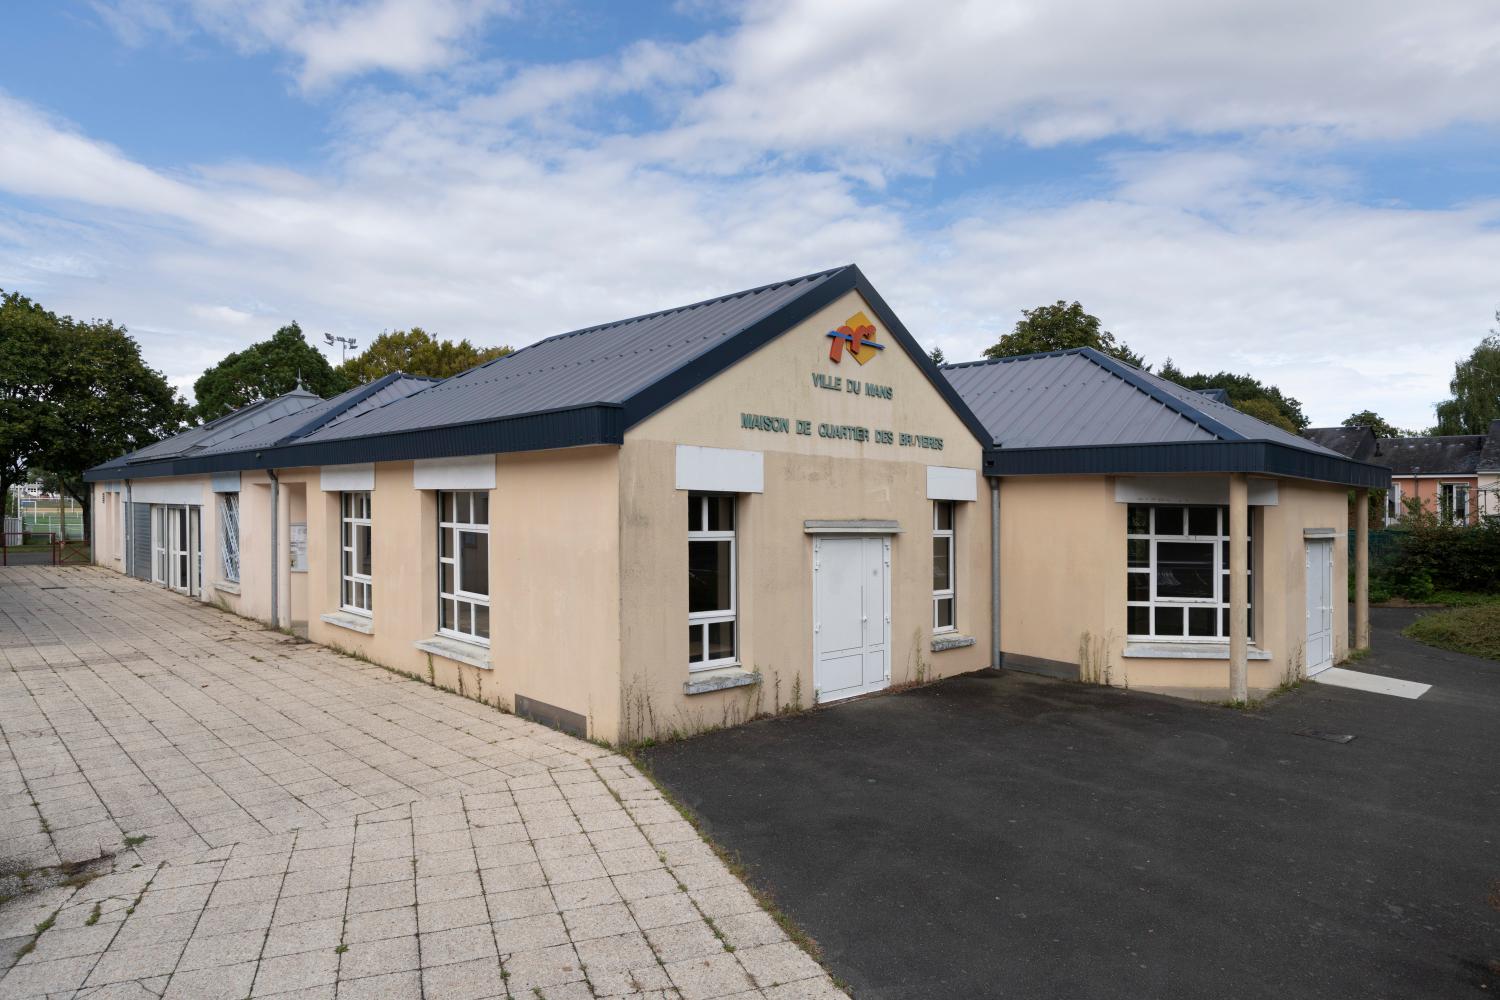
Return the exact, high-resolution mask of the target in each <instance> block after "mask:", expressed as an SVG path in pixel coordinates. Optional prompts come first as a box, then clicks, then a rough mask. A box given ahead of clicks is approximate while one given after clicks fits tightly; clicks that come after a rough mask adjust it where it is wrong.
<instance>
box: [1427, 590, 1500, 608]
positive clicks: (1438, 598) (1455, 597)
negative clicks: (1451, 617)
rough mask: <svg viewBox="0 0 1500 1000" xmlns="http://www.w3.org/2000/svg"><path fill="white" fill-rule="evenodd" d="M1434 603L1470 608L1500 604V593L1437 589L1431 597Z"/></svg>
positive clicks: (1450, 606)
mask: <svg viewBox="0 0 1500 1000" xmlns="http://www.w3.org/2000/svg"><path fill="white" fill-rule="evenodd" d="M1429 600H1430V601H1431V603H1433V604H1441V605H1444V606H1445V607H1449V608H1470V607H1474V606H1476V605H1480V604H1500V594H1476V593H1473V592H1471V591H1467V590H1437V591H1434V592H1433V594H1432V597H1431V598H1429Z"/></svg>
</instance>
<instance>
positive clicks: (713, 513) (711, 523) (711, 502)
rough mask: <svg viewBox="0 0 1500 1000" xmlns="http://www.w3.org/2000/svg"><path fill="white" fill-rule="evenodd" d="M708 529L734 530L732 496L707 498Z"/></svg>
mask: <svg viewBox="0 0 1500 1000" xmlns="http://www.w3.org/2000/svg"><path fill="white" fill-rule="evenodd" d="M707 530H709V531H733V530H734V497H709V498H708V529H707Z"/></svg>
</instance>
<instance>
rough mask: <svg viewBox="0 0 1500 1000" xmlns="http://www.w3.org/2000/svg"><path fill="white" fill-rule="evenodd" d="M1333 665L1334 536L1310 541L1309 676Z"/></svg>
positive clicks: (1308, 567) (1308, 589)
mask: <svg viewBox="0 0 1500 1000" xmlns="http://www.w3.org/2000/svg"><path fill="white" fill-rule="evenodd" d="M1331 666H1333V540H1332V539H1328V540H1323V539H1318V540H1316V541H1309V542H1308V543H1307V676H1309V677H1311V676H1312V675H1313V674H1316V673H1318V672H1319V671H1322V670H1327V669H1328V668H1329V667H1331Z"/></svg>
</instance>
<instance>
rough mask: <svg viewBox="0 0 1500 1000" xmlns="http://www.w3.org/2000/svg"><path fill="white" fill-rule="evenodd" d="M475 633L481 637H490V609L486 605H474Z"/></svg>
mask: <svg viewBox="0 0 1500 1000" xmlns="http://www.w3.org/2000/svg"><path fill="white" fill-rule="evenodd" d="M474 634H475V635H477V636H479V637H480V638H481V639H488V638H489V637H490V609H489V607H488V606H486V605H483V604H476V605H474Z"/></svg>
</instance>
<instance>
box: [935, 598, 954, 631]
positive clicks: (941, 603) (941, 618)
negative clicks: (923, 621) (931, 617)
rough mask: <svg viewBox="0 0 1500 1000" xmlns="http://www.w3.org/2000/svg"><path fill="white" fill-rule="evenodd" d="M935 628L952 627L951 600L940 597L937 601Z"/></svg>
mask: <svg viewBox="0 0 1500 1000" xmlns="http://www.w3.org/2000/svg"><path fill="white" fill-rule="evenodd" d="M936 627H937V628H952V627H953V598H951V597H940V598H938V601H937V626H936Z"/></svg>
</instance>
